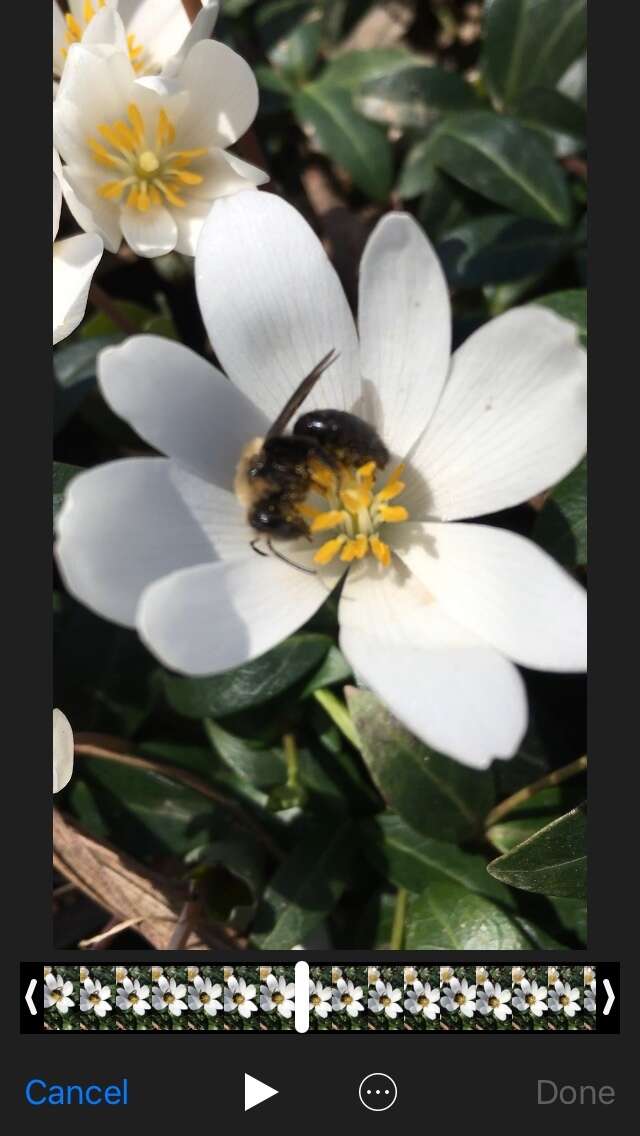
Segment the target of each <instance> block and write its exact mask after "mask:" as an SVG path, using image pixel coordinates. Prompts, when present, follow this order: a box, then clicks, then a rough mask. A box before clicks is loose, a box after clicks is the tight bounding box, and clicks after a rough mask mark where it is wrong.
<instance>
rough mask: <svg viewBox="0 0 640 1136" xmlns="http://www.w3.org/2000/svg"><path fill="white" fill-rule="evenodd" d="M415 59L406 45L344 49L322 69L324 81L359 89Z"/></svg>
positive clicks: (334, 85) (346, 87)
mask: <svg viewBox="0 0 640 1136" xmlns="http://www.w3.org/2000/svg"><path fill="white" fill-rule="evenodd" d="M414 62H415V58H414V56H412V55H410V54H409V52H408V51H406V50H405V48H403V47H373V48H371V50H370V51H345V52H343V53H342V54H341V55H336V57H335V59H331V60H330V61H329V63H328V64H327V66H326V67H325V69H324V71H323V72H322V82H323V83H327V84H328V85H330V86H332V87H344V89H345V90H349V91H357V90H358V89H359V88H360V87H361V86H362V85H363V84H364V83H366V82H368V81H369V80H372V79H379V78H382V76H385V75H392V74H394V73H395V72H396V71H401V70H403V69H404V68H405V67H409V66H411V65H412V64H413V63H414Z"/></svg>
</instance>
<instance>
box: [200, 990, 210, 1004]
mask: <svg viewBox="0 0 640 1136" xmlns="http://www.w3.org/2000/svg"><path fill="white" fill-rule="evenodd" d="M200 1001H201V1002H202V1004H203V1005H204V1006H206V1004H207V1002H210V1001H211V999H210V998H209V995H208V994H207V993H205V991H204V990H203V991H202V994H201V995H200Z"/></svg>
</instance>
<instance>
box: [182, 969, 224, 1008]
mask: <svg viewBox="0 0 640 1136" xmlns="http://www.w3.org/2000/svg"><path fill="white" fill-rule="evenodd" d="M221 994H222V986H221V985H220V983H219V982H212V981H211V979H210V978H203V977H202V975H201V974H196V976H195V978H194V980H193V985H192V986H190V987H189V999H188V1000H189V1009H190V1010H204V1012H205V1014H206V1015H207V1017H208V1018H215V1016H216V1014H217V1013H218V1010H221V1009H222V1002H221V1001H220V995H221Z"/></svg>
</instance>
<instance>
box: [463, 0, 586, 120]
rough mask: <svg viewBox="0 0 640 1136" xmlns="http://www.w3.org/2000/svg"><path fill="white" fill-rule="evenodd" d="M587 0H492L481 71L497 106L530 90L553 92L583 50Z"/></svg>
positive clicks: (486, 27)
mask: <svg viewBox="0 0 640 1136" xmlns="http://www.w3.org/2000/svg"><path fill="white" fill-rule="evenodd" d="M586 35H587V5H586V0H492V3H491V7H490V8H489V10H488V14H487V19H486V24H485V45H484V55H483V59H482V68H483V75H484V78H485V81H486V83H487V85H488V87H489V89H490V91H491V93H492V94H493V95H494V97H495V98H496V99H497V100H498V101H499V102H501V103H504V104H506V105H507V106H509V105H511V103H512V102H513V101H514V99H515V98H516V97H517V96H518V95H519V94H520V93H521V92H522V91H525V90H527V89H528V88H529V87H540V86H542V87H554V86H555V85H556V83H557V82H558V80H559V79H560V78H561V77H562V76H563V75H564V73H565V71H566V70H567V68H568V67H569V65H570V64H571V63H573V61H574V60H575V59H577V58H578V56H579V55H581V54H582V53H583V51H584V50H585V46H586Z"/></svg>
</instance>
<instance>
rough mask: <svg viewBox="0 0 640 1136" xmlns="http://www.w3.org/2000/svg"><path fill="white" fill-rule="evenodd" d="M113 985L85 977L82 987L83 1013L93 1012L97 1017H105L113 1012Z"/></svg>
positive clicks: (81, 1006) (81, 1001)
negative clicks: (111, 999) (105, 984)
mask: <svg viewBox="0 0 640 1136" xmlns="http://www.w3.org/2000/svg"><path fill="white" fill-rule="evenodd" d="M110 997H111V987H110V986H103V985H102V983H100V982H98V981H97V979H96V981H95V982H94V980H93V979H92V978H85V980H84V982H83V983H82V987H81V989H80V1009H81V1011H82V1013H83V1014H90V1013H91V1012H93V1013H94V1014H95V1015H96V1017H97V1018H104V1017H105V1015H106V1014H108V1013H110V1012H111V1002H110V1001H109V999H110Z"/></svg>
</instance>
